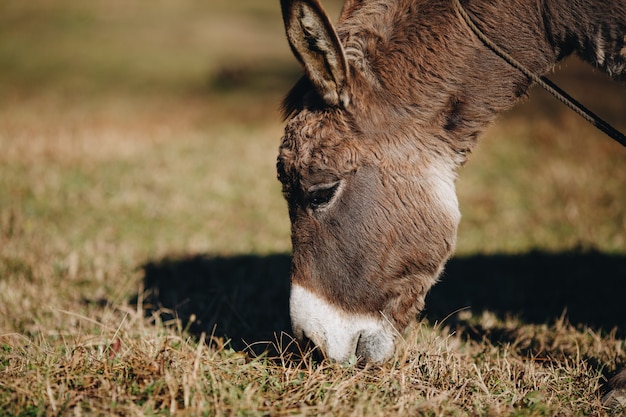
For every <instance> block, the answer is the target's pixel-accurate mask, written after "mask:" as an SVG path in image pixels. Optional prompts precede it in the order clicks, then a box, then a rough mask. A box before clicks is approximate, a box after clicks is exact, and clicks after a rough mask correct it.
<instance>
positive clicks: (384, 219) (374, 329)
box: [278, 110, 460, 361]
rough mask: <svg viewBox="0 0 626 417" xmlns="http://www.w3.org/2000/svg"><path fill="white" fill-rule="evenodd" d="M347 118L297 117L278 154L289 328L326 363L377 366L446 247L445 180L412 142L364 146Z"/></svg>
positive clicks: (449, 182)
mask: <svg viewBox="0 0 626 417" xmlns="http://www.w3.org/2000/svg"><path fill="white" fill-rule="evenodd" d="M346 119H347V116H346V115H345V114H344V113H343V112H342V111H341V110H331V111H323V110H321V111H309V110H303V111H302V112H301V113H300V114H298V115H297V116H295V117H294V118H293V119H291V121H290V122H289V123H288V125H287V128H286V133H285V137H284V138H283V142H282V145H281V149H280V155H279V158H278V176H279V179H280V180H281V182H282V184H283V190H284V194H285V198H286V199H287V202H288V205H289V214H290V218H291V224H292V243H293V266H292V276H291V283H292V289H291V316H292V324H293V329H294V332H295V334H296V336H298V337H302V336H306V337H308V338H309V339H311V340H312V341H313V342H314V343H315V344H316V345H317V346H318V347H320V349H321V350H322V351H323V352H324V353H325V354H326V355H327V356H328V357H330V358H332V359H335V360H338V361H345V360H348V359H349V358H350V357H351V356H352V355H355V354H356V355H358V356H362V357H365V358H367V359H369V360H372V361H382V360H384V359H386V358H388V357H389V356H391V355H392V354H393V351H394V339H395V336H396V334H398V331H401V330H402V329H404V327H405V326H406V325H407V324H408V323H409V322H410V321H411V320H412V319H413V318H414V317H415V316H416V314H417V313H418V312H419V311H420V310H421V309H422V308H423V305H424V297H425V295H426V292H427V291H428V289H429V288H430V287H431V286H432V285H433V283H434V282H435V280H436V278H437V276H438V275H439V273H440V271H441V268H442V266H443V264H444V262H445V261H446V260H447V258H448V256H449V255H450V253H451V251H452V249H453V247H454V241H455V236H456V227H457V224H458V221H459V218H460V215H459V211H458V206H457V201H456V196H455V193H454V174H453V168H452V167H451V166H447V165H445V164H443V163H439V162H437V159H435V158H434V157H433V158H429V157H427V155H426V154H425V153H421V152H419V151H416V150H415V149H413V147H412V145H413V142H411V141H404V142H403V141H396V142H395V143H394V142H393V141H390V140H384V141H381V140H380V139H381V138H380V137H377V138H369V137H368V136H367V135H366V134H363V133H356V132H358V129H351V128H350V126H353V125H354V120H350V122H347V121H346ZM381 142H382V143H384V149H382V148H381ZM411 154H413V155H411Z"/></svg>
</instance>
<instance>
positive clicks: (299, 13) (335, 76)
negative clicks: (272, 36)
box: [280, 0, 350, 106]
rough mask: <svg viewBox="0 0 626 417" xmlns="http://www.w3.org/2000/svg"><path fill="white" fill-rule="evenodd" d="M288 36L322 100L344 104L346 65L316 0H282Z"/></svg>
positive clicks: (295, 53)
mask: <svg viewBox="0 0 626 417" xmlns="http://www.w3.org/2000/svg"><path fill="white" fill-rule="evenodd" d="M280 4H281V7H282V10H283V20H284V21H285V30H286V32H287V39H288V40H289V45H290V46H291V50H292V51H293V53H294V55H295V56H296V58H297V59H298V61H300V63H301V64H302V65H303V66H304V70H305V72H306V74H307V76H308V78H309V80H310V81H311V83H312V84H313V86H314V87H315V89H316V90H317V92H318V93H319V95H320V96H321V97H322V99H323V100H324V102H325V103H326V104H328V105H331V106H339V105H343V106H347V105H348V103H349V101H350V100H349V97H348V93H347V91H346V90H347V89H346V85H347V82H348V65H347V63H346V56H345V54H344V52H343V47H342V46H341V42H339V37H338V36H337V32H335V29H334V28H333V25H332V24H331V23H330V20H329V18H328V15H327V14H326V13H325V12H324V9H322V6H321V5H320V4H319V2H318V0H281V2H280Z"/></svg>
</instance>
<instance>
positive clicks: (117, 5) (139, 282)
mask: <svg viewBox="0 0 626 417" xmlns="http://www.w3.org/2000/svg"><path fill="white" fill-rule="evenodd" d="M337 3H339V2H334V3H333V8H334V10H335V13H336V11H337V9H338V7H339V5H338V4H337ZM281 24H282V23H281V18H280V13H279V10H278V3H277V2H276V3H274V2H258V1H252V0H246V1H239V2H232V1H230V2H226V1H221V0H220V1H212V2H204V3H202V2H200V3H198V2H193V1H191V0H183V1H178V2H176V3H171V2H165V1H157V2H152V3H150V5H149V6H148V5H143V4H140V3H139V2H130V3H128V2H104V1H95V2H89V3H84V2H78V1H74V0H62V1H57V2H43V1H35V2H8V3H6V4H3V5H1V6H0V150H1V152H0V317H2V320H0V410H1V411H0V415H10V416H39V415H71V414H73V415H116V414H117V415H209V416H213V415H237V416H255V415H259V416H260V415H371V416H378V415H380V416H390V415H425V416H438V415H459V416H463V415H510V416H548V415H610V414H616V415H619V411H613V412H612V411H610V410H605V409H603V408H602V406H601V402H600V398H601V396H602V394H603V393H604V391H605V390H606V380H607V377H609V376H610V375H612V374H613V373H614V372H615V371H616V370H617V369H618V368H619V367H621V366H624V365H625V364H626V342H625V341H624V332H623V329H625V328H626V323H624V319H623V317H624V314H623V313H624V310H623V306H622V305H623V303H622V302H621V300H620V291H619V282H620V280H622V279H623V278H624V277H625V276H626V249H625V248H626V195H625V194H624V192H623V189H624V185H625V184H626V171H625V170H624V169H623V167H624V164H625V162H626V152H624V150H623V149H621V148H620V147H619V146H617V145H615V144H614V143H612V142H611V141H610V140H609V139H607V138H605V137H603V136H602V134H600V133H598V132H596V131H594V129H593V128H592V127H589V126H586V125H585V124H584V122H582V121H580V120H579V119H578V118H577V116H575V115H573V114H571V113H570V112H568V111H567V110H565V109H564V108H563V107H562V106H561V105H559V104H557V103H554V102H553V100H552V99H550V98H548V97H546V96H545V95H544V94H542V93H540V92H538V91H533V92H532V94H531V100H530V102H529V103H526V104H524V105H522V106H519V107H517V108H516V109H515V110H514V111H512V112H510V113H508V114H506V115H503V117H502V118H501V119H500V120H499V121H498V122H497V123H496V124H495V125H494V126H493V127H492V128H491V129H490V130H489V132H488V133H487V135H486V136H485V137H483V138H482V139H481V141H480V145H479V147H478V148H477V149H476V150H475V152H474V154H473V155H472V156H471V157H470V161H469V162H468V164H467V165H466V166H465V167H464V168H463V169H462V170H461V172H460V179H459V182H458V193H459V198H460V203H461V208H462V212H463V216H464V217H463V221H462V224H461V230H460V233H459V244H458V255H457V256H456V257H455V259H453V260H452V261H451V262H450V264H449V266H448V268H447V271H446V273H445V274H444V276H443V278H442V282H441V283H440V284H439V285H438V286H436V287H435V289H434V290H433V292H432V294H431V295H430V296H429V299H428V303H427V310H426V312H425V314H424V318H423V320H422V321H420V322H419V323H416V324H415V326H414V328H413V329H411V331H409V332H408V333H407V334H406V335H405V338H404V342H403V343H401V346H400V347H399V349H398V352H397V354H396V357H395V358H394V360H393V361H391V362H390V363H387V364H384V365H381V366H378V367H375V366H366V367H365V368H362V367H359V366H357V365H356V364H354V363H352V364H351V363H347V364H333V363H328V362H326V361H319V360H317V359H316V358H314V357H313V356H314V355H312V353H311V352H310V351H309V350H307V349H304V348H299V347H298V346H297V345H296V344H295V343H294V342H293V341H292V340H291V338H290V337H289V334H288V332H289V318H288V315H287V297H288V282H287V281H288V271H289V251H290V240H289V221H288V216H287V211H286V205H285V203H284V202H283V200H282V196H281V194H280V186H279V184H278V182H277V181H276V179H275V167H274V165H275V158H276V154H277V148H278V144H279V139H280V136H281V131H282V126H281V122H280V117H279V115H278V112H277V107H278V104H279V102H280V99H281V96H282V94H283V93H284V92H285V91H286V90H287V89H288V88H289V86H290V84H291V83H292V82H293V81H294V80H295V79H296V78H297V74H298V68H297V66H296V65H295V62H294V59H293V58H292V57H291V55H290V51H289V48H288V46H287V43H286V41H285V40H284V35H283V29H282V27H281ZM559 79H560V82H561V83H562V85H563V86H565V87H566V88H568V89H570V90H572V91H573V93H574V95H576V96H577V97H579V98H581V99H583V101H585V102H586V103H588V104H589V105H590V106H591V107H592V108H593V109H595V110H597V111H598V112H599V113H601V114H603V115H605V116H606V117H607V118H608V119H609V120H611V121H613V122H615V123H616V124H617V125H618V127H620V128H621V129H625V128H626V125H625V124H624V119H623V115H624V112H625V111H626V101H625V100H624V98H623V97H624V87H623V86H620V85H618V84H615V83H609V82H607V81H606V80H605V79H604V78H603V77H601V76H599V75H598V74H592V73H591V72H590V71H587V70H584V69H583V68H582V67H581V66H580V65H578V64H576V63H572V64H570V66H569V68H567V69H566V71H564V72H563V73H562V74H561V75H560V76H559ZM616 327H618V328H621V329H622V330H621V331H617V330H613V329H614V328H616Z"/></svg>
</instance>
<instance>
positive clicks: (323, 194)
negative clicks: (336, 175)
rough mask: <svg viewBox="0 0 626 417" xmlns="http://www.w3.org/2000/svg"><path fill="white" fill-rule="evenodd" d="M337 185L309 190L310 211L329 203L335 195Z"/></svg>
mask: <svg viewBox="0 0 626 417" xmlns="http://www.w3.org/2000/svg"><path fill="white" fill-rule="evenodd" d="M338 188H339V183H338V182H336V183H334V184H329V185H322V186H316V187H314V188H313V189H312V190H309V196H308V197H309V198H308V200H309V206H310V207H311V208H312V209H317V208H320V207H322V206H324V205H326V204H328V203H329V202H330V200H332V199H333V197H334V196H335V194H336V193H337V189H338Z"/></svg>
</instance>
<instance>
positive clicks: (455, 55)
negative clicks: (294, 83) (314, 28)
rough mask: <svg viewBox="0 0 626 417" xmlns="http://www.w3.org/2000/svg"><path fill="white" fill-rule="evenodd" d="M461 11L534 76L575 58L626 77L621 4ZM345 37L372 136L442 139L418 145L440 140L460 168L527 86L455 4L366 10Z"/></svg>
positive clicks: (487, 4)
mask: <svg viewBox="0 0 626 417" xmlns="http://www.w3.org/2000/svg"><path fill="white" fill-rule="evenodd" d="M464 6H465V7H466V9H467V10H468V11H469V12H470V13H471V14H472V15H473V16H474V17H475V18H476V20H477V22H479V26H480V27H481V29H482V30H483V31H484V33H485V34H486V35H487V36H488V37H490V39H492V40H493V41H494V42H495V43H496V44H498V45H501V46H502V48H503V49H505V50H506V51H507V52H508V53H509V54H510V55H512V56H513V57H515V58H516V59H517V60H518V61H519V62H521V63H522V64H523V65H525V66H526V67H527V68H529V69H530V70H531V71H533V72H535V73H537V74H544V73H546V72H548V71H550V70H551V69H552V68H553V66H554V65H555V64H556V63H557V62H558V61H559V60H560V59H562V58H564V57H565V56H567V55H570V54H572V53H574V52H577V53H578V54H579V55H581V57H582V58H583V59H586V60H587V61H590V62H591V63H593V64H596V65H598V66H601V67H603V68H605V69H607V70H608V71H609V72H612V73H613V74H624V62H625V58H626V51H625V50H624V49H623V48H624V41H625V39H624V35H625V34H626V28H625V27H624V26H625V25H626V12H625V9H626V6H624V5H623V4H622V2H621V0H613V1H606V2H602V5H597V4H594V3H593V2H592V1H573V2H570V1H566V0H551V1H549V2H548V1H546V2H543V1H540V0H511V1H510V2H508V4H507V6H508V7H506V8H504V7H502V5H501V3H500V2H498V1H496V0H472V1H468V2H465V4H464ZM607 8H608V9H610V10H611V12H609V13H607V10H606V9H607ZM600 9H602V10H600ZM601 16H603V17H604V20H603V19H602V18H601ZM607 16H608V18H609V19H612V20H611V21H606V20H607ZM339 34H340V36H341V38H342V42H343V44H344V46H345V50H346V54H347V56H348V61H349V63H350V66H351V68H352V70H353V71H352V73H353V74H354V84H355V86H354V89H355V94H356V95H357V96H358V95H359V93H358V92H359V91H366V92H368V93H361V94H362V97H361V98H362V99H361V101H360V103H357V104H356V105H357V106H358V107H359V109H358V112H357V114H361V115H362V120H361V123H362V124H364V125H365V129H367V128H368V126H367V125H368V124H369V125H370V126H371V127H374V126H375V125H378V126H381V125H385V126H389V125H391V126H401V127H402V128H403V129H407V128H411V129H413V130H416V131H418V130H422V131H423V130H424V129H427V130H428V131H429V132H436V134H435V135H422V136H421V137H419V135H414V136H416V137H414V138H413V139H414V140H420V141H422V142H424V145H425V146H431V147H437V148H441V142H442V141H443V142H444V143H446V144H447V145H448V146H449V148H450V149H451V150H452V151H453V152H454V153H455V154H456V155H460V158H458V159H459V161H461V162H462V161H463V159H464V155H465V154H466V153H467V152H469V151H471V149H472V148H473V146H474V144H475V142H476V138H477V136H478V135H479V134H480V133H481V132H482V131H483V130H484V129H485V127H486V126H487V125H488V124H489V123H490V122H491V121H492V120H493V119H494V118H495V116H496V115H497V114H498V113H499V112H501V111H503V110H506V109H508V108H510V107H511V106H512V105H513V104H515V103H516V102H517V101H519V99H520V98H522V97H524V96H525V95H526V92H527V90H528V88H529V86H530V81H529V80H528V79H527V78H526V77H525V76H524V75H523V74H521V73H519V71H517V70H515V69H514V68H512V67H511V66H510V65H509V64H507V63H506V62H504V61H503V60H502V59H501V58H499V57H497V56H496V55H495V54H494V53H493V51H491V50H489V49H488V48H487V47H486V46H485V45H483V44H482V42H480V41H479V40H478V39H477V38H476V36H475V35H474V34H473V33H472V32H471V31H470V30H469V28H468V27H467V26H466V24H465V23H464V22H463V21H462V20H461V18H460V16H458V15H457V13H456V12H455V11H454V8H453V5H452V2H449V1H441V2H439V1H437V2H433V1H424V0H398V1H396V2H392V3H390V2H388V1H373V2H370V3H365V5H363V6H362V7H361V8H360V9H358V10H355V11H354V12H353V13H352V14H351V15H350V16H347V17H346V18H345V20H344V21H343V22H342V23H341V24H340V26H339ZM364 87H365V88H364ZM357 101H358V100H357ZM403 136H407V135H403Z"/></svg>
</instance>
